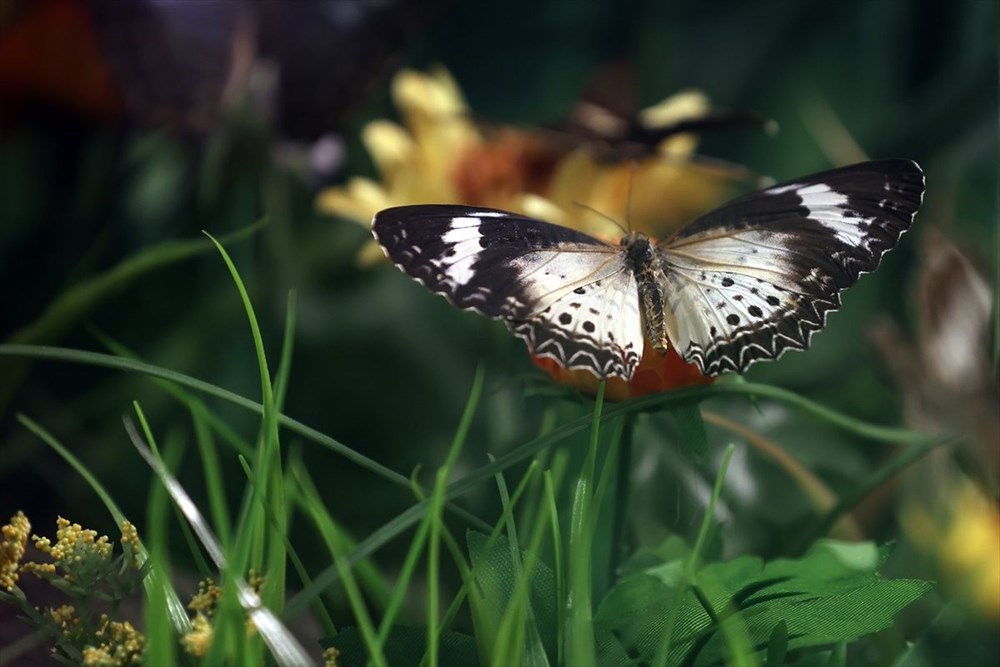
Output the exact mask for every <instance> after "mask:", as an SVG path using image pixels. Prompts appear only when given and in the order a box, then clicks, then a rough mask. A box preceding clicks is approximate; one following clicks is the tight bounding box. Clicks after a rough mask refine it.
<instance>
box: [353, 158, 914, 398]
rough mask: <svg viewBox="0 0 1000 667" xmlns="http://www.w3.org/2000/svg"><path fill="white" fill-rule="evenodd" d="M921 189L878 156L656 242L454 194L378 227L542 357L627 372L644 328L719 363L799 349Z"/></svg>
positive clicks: (388, 212) (447, 288) (894, 233)
mask: <svg viewBox="0 0 1000 667" xmlns="http://www.w3.org/2000/svg"><path fill="white" fill-rule="evenodd" d="M922 196H923V174H922V172H921V171H920V168H919V167H917V165H916V164H915V163H913V162H910V161H907V160H884V161H881V162H869V163H862V164H858V165H853V166H850V167H843V168H841V169H835V170H832V171H829V172H823V173H820V174H814V175H812V176H807V177H804V178H801V179H797V180H795V181H790V182H787V183H782V184H778V185H775V186H772V187H770V188H766V189H765V190H762V191H759V192H754V193H750V194H747V195H744V196H743V197H739V198H737V199H735V200H733V201H731V202H729V203H727V204H724V205H723V206H721V207H720V208H718V209H716V210H715V211H712V212H710V213H707V214H706V215H704V216H702V217H700V218H698V219H696V220H695V221H693V222H692V223H690V224H689V225H688V226H687V227H684V228H683V229H681V230H679V231H678V232H676V233H675V234H674V235H672V236H671V237H670V238H668V239H667V240H665V241H663V242H661V243H653V242H651V241H650V239H649V238H648V237H646V236H645V235H643V234H641V233H635V232H633V233H629V234H627V235H626V236H624V237H623V238H622V239H621V241H620V242H619V244H617V245H612V244H609V243H606V242H604V241H602V240H600V239H597V238H594V237H592V236H589V235H587V234H584V233H582V232H579V231H576V230H573V229H569V228H566V227H560V226H558V225H553V224H550V223H547V222H543V221H541V220H535V219H533V218H527V217H524V216H520V215H517V214H514V213H508V212H506V211H499V210H495V209H484V208H478V207H468V206H458V205H420V206H401V207H396V208H390V209H385V210H383V211H380V212H379V213H378V214H376V216H375V219H374V220H373V223H372V231H373V233H374V234H375V237H376V239H377V240H378V242H379V243H380V244H381V245H382V247H383V249H384V250H385V252H386V254H387V256H388V257H389V258H390V259H391V260H392V261H393V262H394V263H396V265H397V266H399V267H400V268H401V269H402V270H403V271H404V272H406V273H408V274H409V275H410V276H412V277H413V278H415V279H416V280H418V281H419V282H421V283H423V284H424V285H425V286H426V287H427V288H428V289H430V290H431V291H433V292H436V293H438V294H441V295H443V296H445V297H446V298H447V299H448V300H449V301H451V302H452V303H453V304H454V305H456V306H458V307H459V308H464V309H469V310H475V311H477V312H479V313H482V314H484V315H487V316H490V317H495V318H498V319H501V320H503V321H504V322H505V323H506V324H507V326H508V328H510V330H511V332H513V333H514V334H515V335H516V336H518V337H520V338H522V339H523V340H524V341H525V342H526V343H527V345H528V348H529V349H530V350H531V352H532V353H533V354H534V355H536V356H541V357H548V358H551V359H554V360H555V361H557V362H558V363H560V364H561V365H563V366H565V367H567V368H571V369H576V368H582V369H587V370H589V371H591V372H592V373H594V375H596V376H598V377H610V376H617V377H622V378H626V379H627V378H630V377H631V376H632V374H633V373H634V372H635V369H636V367H637V365H638V362H639V358H640V357H641V356H642V351H643V348H644V347H645V345H646V343H647V342H648V343H649V344H650V345H652V346H653V347H654V348H655V349H657V350H658V351H660V352H664V351H666V350H667V349H668V348H670V347H673V348H674V349H676V350H677V352H678V354H680V355H681V356H682V357H683V358H684V359H685V360H686V361H689V362H692V363H695V364H697V365H698V367H699V368H700V370H701V371H702V372H703V373H705V374H706V375H715V374H718V373H720V372H724V371H736V372H742V371H744V370H745V369H746V368H747V367H748V366H749V365H750V364H752V363H754V362H755V361H758V360H761V359H776V358H777V357H779V356H781V354H782V353H783V352H785V351H786V350H788V349H805V348H806V347H807V345H808V343H809V340H810V338H811V336H812V334H813V333H814V332H815V331H817V330H819V329H821V328H822V327H823V325H824V324H825V321H826V315H827V314H828V313H829V312H831V311H834V310H836V309H837V308H839V306H840V292H841V291H842V290H843V289H845V288H847V287H849V286H851V285H852V284H854V283H855V282H856V281H857V279H858V278H859V277H860V275H861V274H863V273H866V272H869V271H872V270H874V269H875V268H876V267H877V266H878V263H879V261H880V259H881V257H882V255H883V254H884V253H885V252H886V251H887V250H888V249H890V248H891V247H892V246H894V245H895V244H896V242H897V241H898V240H899V237H900V236H901V235H902V233H903V232H905V231H906V229H908V228H909V226H910V224H911V222H912V219H913V216H914V214H915V213H916V211H917V209H918V208H919V206H920V203H921V200H922Z"/></svg>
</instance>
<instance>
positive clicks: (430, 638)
mask: <svg viewBox="0 0 1000 667" xmlns="http://www.w3.org/2000/svg"><path fill="white" fill-rule="evenodd" d="M447 482H448V476H447V468H446V467H445V468H441V469H440V470H438V472H437V477H436V479H435V484H434V493H433V494H432V495H431V504H430V508H429V515H430V523H431V535H430V542H429V544H428V553H427V589H428V595H427V660H428V664H429V665H430V667H437V666H438V632H437V630H438V620H439V619H438V595H439V588H438V558H439V555H440V553H441V510H442V507H443V506H444V487H445V485H446V484H447Z"/></svg>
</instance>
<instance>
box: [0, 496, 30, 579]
mask: <svg viewBox="0 0 1000 667" xmlns="http://www.w3.org/2000/svg"><path fill="white" fill-rule="evenodd" d="M0 533H2V535H3V541H0V588H3V589H4V590H8V591H11V590H14V586H15V585H16V584H17V579H18V569H19V567H20V565H21V559H22V558H23V557H24V547H25V545H26V544H27V543H28V535H30V534H31V523H30V522H29V521H28V517H26V516H25V515H24V512H21V511H18V513H17V514H15V515H14V516H12V517H11V518H10V523H8V524H6V525H5V526H4V527H3V528H0Z"/></svg>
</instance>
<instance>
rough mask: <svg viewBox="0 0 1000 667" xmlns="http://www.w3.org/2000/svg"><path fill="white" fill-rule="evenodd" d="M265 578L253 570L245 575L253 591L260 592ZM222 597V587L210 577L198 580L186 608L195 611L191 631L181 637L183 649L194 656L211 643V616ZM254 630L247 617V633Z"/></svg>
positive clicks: (200, 653) (251, 632)
mask: <svg viewBox="0 0 1000 667" xmlns="http://www.w3.org/2000/svg"><path fill="white" fill-rule="evenodd" d="M264 581H265V578H264V577H262V576H260V575H258V574H255V573H254V571H253V570H251V571H250V572H249V574H248V575H247V583H248V584H249V586H250V588H251V589H253V591H254V592H255V593H260V590H261V588H263V586H264ZM221 597H222V589H221V588H220V587H219V585H218V584H216V583H215V581H214V580H212V579H211V578H207V579H202V580H201V581H199V582H198V592H197V593H195V594H194V595H193V596H191V602H189V603H188V609H190V610H191V611H193V612H194V613H195V616H194V618H193V619H192V621H191V631H190V632H188V633H187V634H186V635H184V636H183V637H181V645H182V646H183V647H184V650H185V651H187V652H188V653H190V654H191V655H193V656H195V657H201V656H203V655H204V654H205V651H207V650H208V647H209V645H211V643H212V636H213V633H214V628H213V626H212V618H213V616H215V609H216V607H217V606H218V604H219V599H220V598H221ZM254 632H256V628H255V627H254V625H253V622H252V621H251V620H250V619H249V618H248V619H247V635H248V636H249V635H251V634H253V633H254Z"/></svg>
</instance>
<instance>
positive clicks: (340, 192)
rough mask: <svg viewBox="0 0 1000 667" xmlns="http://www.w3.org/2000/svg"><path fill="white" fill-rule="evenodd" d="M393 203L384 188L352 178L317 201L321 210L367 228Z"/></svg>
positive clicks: (323, 194)
mask: <svg viewBox="0 0 1000 667" xmlns="http://www.w3.org/2000/svg"><path fill="white" fill-rule="evenodd" d="M392 203H393V202H392V201H391V199H390V198H389V194H388V193H387V192H386V191H385V189H384V188H383V187H382V186H380V185H379V184H378V183H376V182H374V181H372V180H370V179H367V178H362V177H354V178H352V179H351V180H349V181H348V182H347V185H345V186H344V187H342V188H327V189H326V190H324V191H323V192H321V193H319V196H318V197H317V199H316V205H317V207H318V208H319V210H321V211H323V212H325V213H330V214H333V215H340V216H343V217H345V218H349V219H351V220H355V221H357V222H359V223H361V224H362V225H365V226H368V225H370V224H371V220H372V216H374V215H375V213H376V212H378V211H381V210H382V209H383V208H386V207H387V206H391V205H392Z"/></svg>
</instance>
